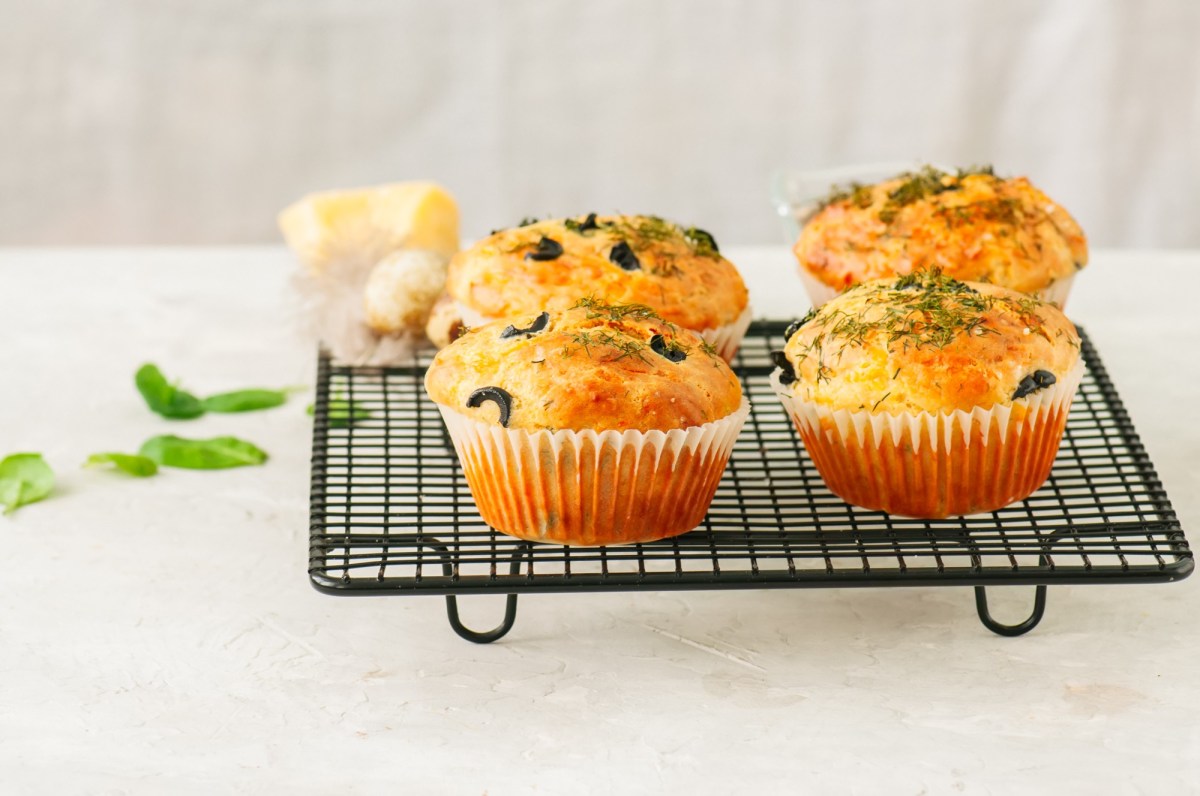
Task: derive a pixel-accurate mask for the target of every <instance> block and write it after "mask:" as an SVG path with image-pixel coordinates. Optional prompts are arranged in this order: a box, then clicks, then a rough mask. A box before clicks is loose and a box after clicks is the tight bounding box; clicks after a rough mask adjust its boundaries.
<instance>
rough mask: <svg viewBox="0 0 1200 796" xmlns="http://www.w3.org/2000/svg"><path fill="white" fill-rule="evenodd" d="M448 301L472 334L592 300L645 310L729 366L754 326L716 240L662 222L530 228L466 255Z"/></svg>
mask: <svg viewBox="0 0 1200 796" xmlns="http://www.w3.org/2000/svg"><path fill="white" fill-rule="evenodd" d="M446 292H447V293H448V294H449V295H450V296H451V297H452V298H453V299H454V301H456V302H457V305H458V308H459V310H460V312H461V318H462V320H463V321H464V322H465V324H466V325H467V326H476V325H478V324H480V323H486V322H487V321H489V320H496V319H501V318H510V317H514V316H518V315H528V314H537V313H539V312H541V311H542V310H550V311H555V310H563V309H566V308H568V307H571V306H573V305H574V304H575V302H576V301H578V300H579V298H580V297H582V296H594V297H596V298H597V299H599V300H601V301H604V302H607V303H610V304H644V305H646V306H648V307H651V308H653V309H654V311H655V312H657V313H658V314H660V315H661V316H662V317H663V318H665V319H666V320H667V321H670V322H671V323H673V324H675V325H676V326H679V327H681V328H684V329H690V330H692V331H694V332H697V333H699V334H700V335H701V336H702V337H704V339H705V340H707V341H708V342H709V343H711V344H713V345H714V346H716V347H717V351H718V352H719V353H720V355H721V356H723V357H725V358H726V359H732V357H733V355H734V354H735V353H736V352H737V348H738V345H739V344H740V343H741V339H742V336H743V335H744V334H745V332H746V327H747V326H749V324H750V308H749V295H748V293H747V292H746V285H745V283H744V282H743V281H742V278H741V276H740V275H739V274H738V272H737V269H736V268H734V266H733V264H732V263H730V262H729V261H728V260H726V259H725V258H724V257H722V256H721V253H720V250H719V249H718V247H717V242H716V241H715V240H714V239H713V237H712V235H709V234H708V233H707V232H705V231H704V230H701V229H696V228H695V227H688V228H684V227H681V226H679V225H678V224H674V223H672V222H670V221H665V220H663V219H661V218H657V217H655V216H597V215H596V214H595V213H589V214H588V215H587V216H585V217H579V218H566V219H551V220H546V221H537V220H533V219H527V220H526V221H523V222H522V223H521V224H520V225H519V226H517V227H514V228H512V229H504V230H498V231H496V232H494V233H492V234H491V235H490V236H488V237H487V238H484V239H483V240H481V241H479V242H478V243H476V244H475V245H474V246H472V247H470V248H469V249H466V250H464V251H462V252H460V253H459V254H458V255H456V256H455V257H454V259H453V260H452V261H451V263H450V270H449V274H448V276H447V280H446ZM430 336H431V338H432V337H435V336H439V337H440V336H441V334H440V333H435V334H431V335H430Z"/></svg>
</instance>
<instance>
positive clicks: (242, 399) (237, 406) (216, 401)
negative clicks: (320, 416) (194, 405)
mask: <svg viewBox="0 0 1200 796" xmlns="http://www.w3.org/2000/svg"><path fill="white" fill-rule="evenodd" d="M287 397H288V394H287V392H286V391H285V390H236V391H234V392H223V393H218V394H217V395H210V396H208V397H207V398H205V399H204V400H203V401H201V404H202V405H203V406H204V408H205V409H206V410H207V411H209V412H253V411H255V410H256V409H271V408H273V407H276V406H281V405H283V404H284V403H285V402H286V401H287Z"/></svg>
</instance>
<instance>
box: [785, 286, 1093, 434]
mask: <svg viewBox="0 0 1200 796" xmlns="http://www.w3.org/2000/svg"><path fill="white" fill-rule="evenodd" d="M788 332H789V338H788V341H787V344H786V346H785V348H784V351H783V355H782V356H779V355H777V356H776V364H777V365H780V366H781V369H780V371H778V372H777V373H778V375H777V376H776V378H779V379H780V381H781V383H782V384H784V385H785V386H786V387H787V388H788V389H789V390H790V391H791V394H792V395H793V396H794V397H795V398H796V399H798V400H801V401H808V402H813V403H816V404H819V405H823V406H827V407H829V408H831V409H849V410H864V409H865V410H869V411H873V412H886V413H892V414H895V413H901V412H908V413H917V412H934V413H939V412H950V411H954V410H963V411H967V412H969V411H971V410H972V409H974V408H976V407H990V406H995V405H1006V404H1011V403H1012V402H1013V401H1015V400H1018V399H1020V398H1023V397H1025V396H1027V395H1030V394H1032V393H1035V392H1036V391H1037V390H1040V389H1043V388H1045V387H1048V386H1049V385H1051V384H1053V383H1054V382H1055V381H1056V380H1057V379H1062V378H1063V377H1065V376H1066V375H1067V374H1069V373H1070V372H1071V371H1072V369H1073V368H1074V367H1075V366H1076V364H1077V362H1078V360H1079V335H1078V333H1077V332H1076V330H1075V327H1074V325H1073V324H1072V323H1071V322H1070V321H1069V320H1068V319H1067V318H1066V316H1065V315H1063V314H1062V312H1061V311H1060V310H1059V309H1058V308H1057V307H1054V306H1052V305H1049V304H1045V303H1043V302H1040V301H1038V300H1037V299H1034V298H1031V297H1029V296H1024V295H1021V294H1019V293H1016V292H1014V291H1011V290H1006V289H1004V288H1001V287H997V286H995V285H990V284H984V283H978V282H960V281H958V280H956V279H953V278H951V277H949V276H947V275H945V274H943V273H942V272H941V271H940V270H934V271H930V272H922V273H918V274H913V275H908V276H903V277H899V278H895V279H885V280H877V281H874V282H871V283H868V284H865V285H860V286H857V287H854V288H851V289H850V290H847V291H846V292H845V293H843V294H842V295H841V296H839V297H838V298H836V299H834V300H833V301H831V302H829V303H827V304H825V305H824V306H822V307H821V308H820V309H819V310H817V311H815V312H812V313H810V314H809V315H808V316H806V317H805V318H804V319H802V320H801V321H799V322H797V323H796V324H793V325H792V326H791V327H789V330H788Z"/></svg>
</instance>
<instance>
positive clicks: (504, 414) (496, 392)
mask: <svg viewBox="0 0 1200 796" xmlns="http://www.w3.org/2000/svg"><path fill="white" fill-rule="evenodd" d="M512 400H513V398H512V396H511V395H509V394H508V391H507V390H502V389H500V388H499V387H480V388H479V389H478V390H476V391H475V392H473V393H471V395H470V396H468V398H467V406H469V407H471V408H472V409H474V408H476V407H478V406H482V405H483V402H484V401H494V402H495V403H496V406H498V407H500V425H502V426H504V427H505V428H508V416H509V415H511V414H512Z"/></svg>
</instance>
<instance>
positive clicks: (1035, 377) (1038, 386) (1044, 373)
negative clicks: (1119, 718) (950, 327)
mask: <svg viewBox="0 0 1200 796" xmlns="http://www.w3.org/2000/svg"><path fill="white" fill-rule="evenodd" d="M1056 381H1058V379H1057V378H1055V376H1054V374H1053V373H1051V372H1050V371H1048V370H1035V371H1034V372H1033V373H1030V374H1029V375H1028V376H1026V377H1025V378H1023V379H1021V383H1020V384H1018V385H1017V391H1016V392H1014V393H1013V400H1014V401H1015V400H1016V399H1018V398H1024V397H1025V396H1026V395H1029V394H1031V393H1035V392H1037V391H1038V390H1044V389H1046V388H1047V387H1049V386H1050V385H1051V384H1054V382H1056Z"/></svg>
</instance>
